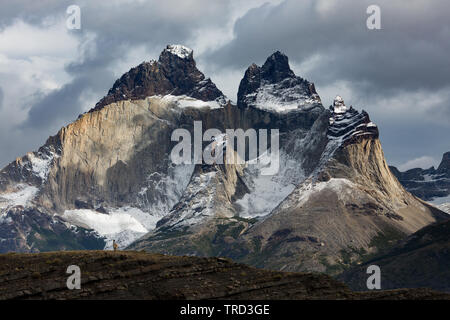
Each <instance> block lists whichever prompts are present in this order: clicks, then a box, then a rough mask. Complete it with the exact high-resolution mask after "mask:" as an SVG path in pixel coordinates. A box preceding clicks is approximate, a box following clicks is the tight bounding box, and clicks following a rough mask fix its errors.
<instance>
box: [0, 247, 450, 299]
mask: <svg viewBox="0 0 450 320" xmlns="http://www.w3.org/2000/svg"><path fill="white" fill-rule="evenodd" d="M73 264H75V265H78V266H79V267H80V268H81V279H82V284H81V289H80V290H68V289H67V288H66V281H67V277H68V276H69V275H68V274H66V268H67V267H68V266H69V265H73ZM0 299H450V295H446V294H442V293H438V292H433V291H431V290H428V289H409V290H393V291H376V292H365V293H357V292H352V291H351V290H349V289H348V288H347V287H346V286H345V285H344V284H342V283H340V282H338V281H336V280H334V279H332V278H331V277H329V276H326V275H320V274H308V273H283V272H271V271H265V270H260V269H255V268H252V267H248V266H245V265H242V264H236V263H233V262H231V261H230V260H228V259H223V258H198V257H173V256H164V255H159V254H148V253H144V252H131V251H130V252H111V251H72V252H50V253H40V254H4V255H0Z"/></svg>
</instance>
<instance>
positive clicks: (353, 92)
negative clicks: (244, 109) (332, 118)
mask: <svg viewBox="0 0 450 320" xmlns="http://www.w3.org/2000/svg"><path fill="white" fill-rule="evenodd" d="M372 4H376V5H378V6H379V7H380V9H381V29H380V30H369V29H368V28H367V26H366V20H367V18H368V17H369V14H367V13H366V10H367V7H368V6H369V5H372ZM70 5H78V6H79V7H80V8H81V29H80V30H68V29H67V27H66V19H67V18H68V15H67V13H66V9H67V8H68V6H70ZM449 14H450V1H448V0H408V1H406V0H402V1H400V0H371V1H364V0H352V1H350V0H297V1H294V0H269V1H257V0H243V1H238V0H231V1H224V0H217V1H215V0H184V1H167V0H166V1H142V0H111V1H100V0H98V1H93V0H84V1H81V0H80V1H77V0H70V1H66V0H45V1H34V0H14V1H10V0H0V167H3V166H4V165H6V164H7V163H8V162H10V161H12V160H14V159H15V158H16V157H18V156H21V155H23V154H25V153H26V152H28V151H32V150H36V149H37V148H38V147H39V146H40V145H42V144H43V143H44V142H45V140H46V139H47V138H48V136H50V135H53V134H55V133H56V132H57V131H58V129H59V128H60V127H61V126H64V125H66V124H68V123H70V122H71V121H73V120H74V119H76V117H77V116H78V114H80V113H82V112H84V111H87V110H89V109H90V108H91V107H92V106H93V105H94V104H95V103H96V102H97V101H98V100H99V99H100V98H101V97H102V96H104V95H105V94H106V92H107V90H108V89H109V88H110V87H111V86H112V84H113V82H114V80H115V79H116V78H118V77H119V76H120V75H121V74H122V73H124V72H126V71H128V70H129V69H130V68H131V67H133V66H135V65H137V64H139V63H141V62H142V61H148V60H150V59H156V58H157V57H158V55H159V53H160V52H161V51H162V50H163V48H164V47H165V46H166V45H167V44H171V43H177V44H184V45H186V46H188V47H191V48H192V49H193V50H194V58H195V59H196V61H197V64H198V66H199V68H200V69H201V70H202V71H203V72H204V73H205V74H206V75H207V76H209V77H211V79H212V80H213V81H214V82H215V83H216V84H217V86H218V87H219V88H220V89H221V90H222V91H224V93H225V94H226V95H228V97H229V98H230V99H231V100H236V93H237V88H238V85H239V81H240V79H241V78H242V76H243V73H244V71H245V69H246V68H247V67H248V66H249V65H250V64H251V63H253V62H255V63H257V64H262V63H263V62H264V60H265V58H266V57H267V56H268V55H270V54H271V53H273V52H274V51H276V50H280V51H282V52H284V53H285V54H286V55H288V57H289V59H290V63H291V67H292V69H293V70H294V71H295V73H296V74H297V75H299V76H302V77H304V78H306V79H308V80H309V81H312V82H314V83H315V84H316V88H317V91H318V93H319V95H320V96H321V98H322V101H323V103H324V105H325V106H328V105H330V104H331V101H332V99H333V97H334V96H335V95H337V94H339V95H341V96H343V98H344V100H345V101H346V104H348V105H353V106H354V107H355V108H357V109H364V110H366V111H368V112H369V114H370V116H371V118H372V120H373V121H374V122H376V123H377V124H378V126H379V128H380V137H381V142H382V145H383V148H384V151H385V155H386V158H387V160H388V162H389V163H390V164H393V165H397V166H399V167H400V168H401V169H408V168H412V167H417V166H419V167H430V166H431V165H437V164H438V163H439V161H440V159H441V156H442V153H444V152H445V151H450V54H449V52H450V19H449Z"/></svg>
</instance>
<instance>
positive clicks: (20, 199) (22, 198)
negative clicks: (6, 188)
mask: <svg viewBox="0 0 450 320" xmlns="http://www.w3.org/2000/svg"><path fill="white" fill-rule="evenodd" d="M16 188H17V189H18V191H16V192H11V193H6V194H0V209H4V208H7V207H13V206H23V207H27V206H28V205H29V203H30V201H31V200H33V199H34V197H35V196H36V194H37V193H38V191H39V189H38V188H36V187H35V186H30V185H27V184H18V185H17V186H16Z"/></svg>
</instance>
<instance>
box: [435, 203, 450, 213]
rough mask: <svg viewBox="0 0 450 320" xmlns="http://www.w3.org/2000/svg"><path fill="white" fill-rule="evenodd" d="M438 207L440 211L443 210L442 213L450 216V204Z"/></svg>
mask: <svg viewBox="0 0 450 320" xmlns="http://www.w3.org/2000/svg"><path fill="white" fill-rule="evenodd" d="M437 207H438V208H439V209H441V210H442V211H444V212H446V213H448V214H450V202H447V203H442V204H440V205H438V206H437Z"/></svg>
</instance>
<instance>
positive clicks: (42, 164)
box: [27, 152, 54, 183]
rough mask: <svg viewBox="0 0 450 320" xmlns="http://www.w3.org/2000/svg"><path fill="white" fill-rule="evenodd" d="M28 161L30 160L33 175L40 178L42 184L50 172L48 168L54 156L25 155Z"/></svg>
mask: <svg viewBox="0 0 450 320" xmlns="http://www.w3.org/2000/svg"><path fill="white" fill-rule="evenodd" d="M27 156H28V159H29V160H30V163H31V166H32V171H33V173H34V174H35V175H36V176H38V177H39V178H41V180H42V183H44V182H45V181H46V180H47V177H48V173H49V171H50V166H51V163H52V161H53V158H54V154H53V153H50V155H44V154H40V157H37V156H35V155H34V153H33V152H30V153H28V154H27Z"/></svg>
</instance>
